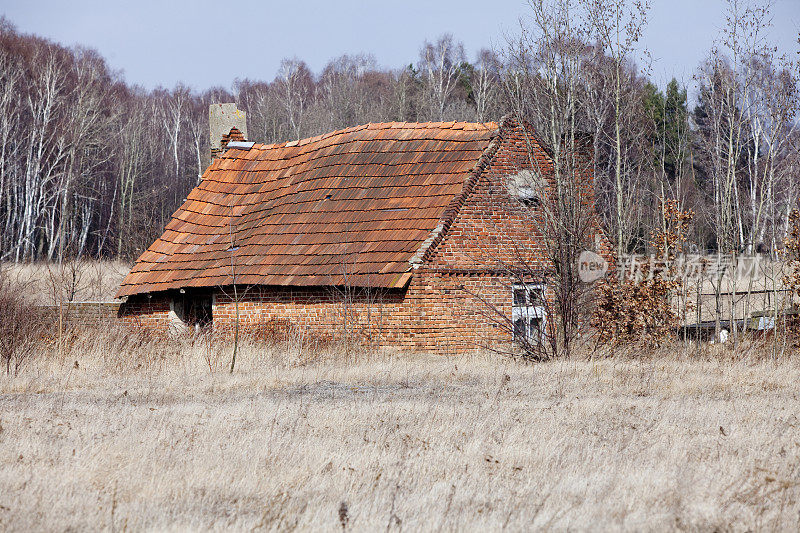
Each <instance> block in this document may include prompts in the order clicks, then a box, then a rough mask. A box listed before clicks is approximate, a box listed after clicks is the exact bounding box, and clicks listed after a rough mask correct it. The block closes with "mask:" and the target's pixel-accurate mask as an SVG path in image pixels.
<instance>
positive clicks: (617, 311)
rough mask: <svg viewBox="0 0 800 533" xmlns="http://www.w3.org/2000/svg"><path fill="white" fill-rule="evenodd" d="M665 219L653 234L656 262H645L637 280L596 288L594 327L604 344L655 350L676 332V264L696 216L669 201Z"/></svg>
mask: <svg viewBox="0 0 800 533" xmlns="http://www.w3.org/2000/svg"><path fill="white" fill-rule="evenodd" d="M662 217H663V218H662V222H663V225H662V228H661V230H659V231H657V232H653V233H652V234H651V240H650V244H651V246H652V247H653V249H654V250H655V253H654V254H653V256H652V257H653V259H654V260H653V261H652V263H643V264H642V269H641V271H640V272H638V273H637V274H638V275H634V276H625V277H623V279H618V278H616V277H610V278H606V279H603V280H601V281H600V282H599V283H598V286H597V307H596V309H595V312H594V316H593V318H592V324H593V326H594V327H595V328H596V329H597V333H598V340H599V342H600V343H602V344H611V345H613V346H619V345H622V344H634V345H639V346H640V345H644V346H648V347H654V346H659V345H660V344H662V343H663V342H664V340H665V339H666V338H668V336H669V335H670V334H671V333H672V332H674V331H675V330H676V329H677V326H678V316H677V315H676V314H675V312H674V311H673V309H672V305H671V295H672V293H673V292H674V291H676V290H677V289H678V288H679V287H680V280H678V278H677V276H676V274H677V273H676V271H675V259H676V257H677V255H678V254H679V253H681V252H682V251H683V250H684V248H685V245H686V236H687V234H688V230H689V226H690V224H691V221H692V219H693V218H694V213H692V212H691V211H681V210H680V209H679V206H678V202H677V201H675V200H669V201H666V202H664V203H663V210H662ZM654 265H658V268H655V267H654Z"/></svg>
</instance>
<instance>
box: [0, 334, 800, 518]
mask: <svg viewBox="0 0 800 533" xmlns="http://www.w3.org/2000/svg"><path fill="white" fill-rule="evenodd" d="M723 350H724V349H723V347H719V346H717V347H714V346H709V347H706V348H704V349H703V350H702V351H701V352H700V354H699V356H698V355H697V354H696V352H693V351H687V352H682V351H673V352H670V351H669V350H665V351H664V352H663V353H659V354H647V356H644V357H643V356H642V354H634V356H625V357H616V358H608V359H602V360H595V361H589V360H555V361H551V362H547V363H539V364H520V363H515V362H513V361H510V360H507V359H498V357H497V356H494V355H491V354H473V355H469V356H460V357H454V358H444V357H435V356H427V355H419V354H417V355H413V354H400V353H390V352H382V353H354V352H352V351H349V352H344V351H338V350H336V349H335V348H333V347H332V348H329V349H326V350H322V351H320V350H318V351H313V350H309V349H308V347H307V346H303V345H302V343H298V342H294V341H293V342H289V343H283V344H280V345H274V346H263V345H258V344H254V343H245V344H244V346H243V347H242V348H241V350H240V352H239V355H238V356H237V357H238V361H237V368H236V372H235V373H234V374H233V375H230V374H228V373H227V365H228V363H229V357H230V347H229V346H226V345H224V344H218V343H217V344H215V343H211V342H210V341H208V339H205V338H202V337H201V338H196V339H184V340H164V339H154V338H150V337H147V336H135V335H134V336H127V335H122V334H120V333H119V332H113V331H111V332H106V333H105V334H98V333H96V332H95V333H91V332H83V333H79V334H76V336H74V337H73V338H72V339H71V340H70V342H66V343H64V346H63V347H62V349H61V350H60V351H59V350H55V349H52V348H49V349H45V350H44V351H43V352H42V353H40V354H39V357H36V358H33V359H31V360H29V363H28V364H27V365H25V366H24V368H23V369H22V370H21V371H20V372H19V374H18V375H16V376H8V377H3V378H0V426H1V427H2V430H0V529H6V530H43V529H44V530H52V529H58V530H63V529H110V530H118V529H137V530H141V529H157V530H185V529H192V530H197V529H226V530H227V529H234V530H252V529H257V530H261V529H268V530H285V529H302V530H306V529H322V530H335V529H342V527H343V526H342V524H345V526H346V528H347V529H351V530H361V531H363V530H376V529H380V530H401V529H402V530H420V529H422V530H465V529H469V530H476V529H488V530H500V529H512V530H520V529H531V528H548V529H613V530H642V529H648V530H664V529H693V530H697V529H703V530H706V529H708V530H714V529H716V530H753V529H781V530H783V529H797V528H798V525H800V524H798V519H799V518H800V499H799V497H800V488H799V485H800V438H798V435H800V431H799V430H798V424H800V420H798V413H800V401H799V400H798V393H797V383H798V382H800V364H798V362H797V360H796V359H793V358H790V357H784V358H781V359H772V358H769V357H759V356H757V355H756V354H755V352H752V353H751V355H748V356H745V357H741V356H738V355H736V354H727V353H726V352H724V351H723ZM342 509H345V510H346V516H345V518H346V520H345V519H343V518H342V516H343V515H342Z"/></svg>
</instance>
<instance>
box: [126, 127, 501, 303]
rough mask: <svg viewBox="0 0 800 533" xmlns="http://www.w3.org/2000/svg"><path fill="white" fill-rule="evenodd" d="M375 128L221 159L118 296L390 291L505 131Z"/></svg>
mask: <svg viewBox="0 0 800 533" xmlns="http://www.w3.org/2000/svg"><path fill="white" fill-rule="evenodd" d="M497 128H498V127H497V125H496V124H494V123H487V124H473V123H466V122H455V123H454V122H443V123H442V122H440V123H407V122H391V123H383V124H367V125H363V126H356V127H353V128H348V129H345V130H340V131H335V132H332V133H327V134H325V135H319V136H317V137H312V138H309V139H302V140H299V141H293V142H288V143H281V144H269V145H264V144H256V145H254V146H253V147H252V148H251V149H249V150H245V149H236V148H232V149H229V150H228V151H227V152H225V154H224V155H223V156H221V157H219V158H218V159H215V160H214V161H213V162H212V164H211V166H210V167H209V168H208V169H207V170H206V172H205V174H204V175H203V179H202V181H201V183H200V184H199V185H198V186H197V187H195V188H194V190H192V192H191V193H190V194H189V196H188V197H187V199H186V201H185V202H184V203H183V205H182V206H181V207H180V208H179V209H178V210H177V211H176V212H175V213H174V214H173V215H172V220H171V221H170V222H169V223H168V224H167V227H166V229H165V231H164V234H163V235H162V236H161V237H160V238H159V239H158V240H156V241H155V242H154V243H153V244H152V245H151V246H150V247H149V248H148V249H147V250H146V251H145V252H144V253H143V254H142V255H141V257H139V259H138V260H137V261H136V264H135V265H134V267H133V269H132V270H131V272H130V273H129V274H128V276H127V277H126V278H125V279H124V281H123V282H122V285H121V287H120V289H119V292H118V293H117V296H118V297H122V296H130V295H133V294H140V293H147V292H155V291H162V290H167V289H177V288H183V287H214V286H224V285H231V284H232V283H234V276H233V274H234V273H235V282H236V283H237V284H242V285H256V284H258V285H298V286H308V285H343V284H349V285H352V286H362V287H365V286H371V287H394V286H399V285H402V284H403V283H405V281H406V280H407V276H404V275H403V274H404V273H406V272H408V271H409V270H410V268H411V264H410V261H411V260H412V258H413V257H414V256H415V254H416V253H417V252H418V251H419V250H420V247H421V246H422V245H423V243H424V242H425V241H426V239H428V238H429V237H431V236H432V232H433V231H434V229H435V228H436V227H437V225H438V224H439V223H440V221H442V219H443V217H444V216H445V214H446V212H447V211H448V207H450V208H451V209H450V210H449V212H452V209H453V206H452V205H451V204H453V203H454V202H457V199H458V196H459V194H460V193H461V192H462V188H463V186H464V184H465V182H466V180H467V178H468V177H469V176H470V175H472V173H473V171H474V169H475V168H476V165H477V163H478V161H479V159H480V158H481V156H482V154H483V153H484V151H485V150H486V149H487V147H488V146H489V143H490V141H491V139H492V138H493V137H494V136H495V134H496V132H497Z"/></svg>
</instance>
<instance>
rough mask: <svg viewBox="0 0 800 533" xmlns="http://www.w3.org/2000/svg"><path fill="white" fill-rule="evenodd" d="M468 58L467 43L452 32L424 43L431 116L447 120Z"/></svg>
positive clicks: (422, 57) (424, 73)
mask: <svg viewBox="0 0 800 533" xmlns="http://www.w3.org/2000/svg"><path fill="white" fill-rule="evenodd" d="M464 57H465V56H464V45H463V44H462V43H460V42H456V41H455V40H454V39H453V36H452V35H451V34H449V33H446V34H444V35H442V36H441V37H439V39H437V40H436V42H434V43H429V42H425V44H424V45H423V46H422V50H421V51H420V53H419V70H420V72H421V73H422V79H423V81H424V92H423V95H424V98H425V103H426V115H427V116H428V117H429V118H430V119H432V120H445V110H446V109H447V104H448V103H449V102H450V96H451V95H452V93H453V90H454V89H455V88H456V84H457V83H458V76H459V68H460V66H461V64H462V63H463V62H464Z"/></svg>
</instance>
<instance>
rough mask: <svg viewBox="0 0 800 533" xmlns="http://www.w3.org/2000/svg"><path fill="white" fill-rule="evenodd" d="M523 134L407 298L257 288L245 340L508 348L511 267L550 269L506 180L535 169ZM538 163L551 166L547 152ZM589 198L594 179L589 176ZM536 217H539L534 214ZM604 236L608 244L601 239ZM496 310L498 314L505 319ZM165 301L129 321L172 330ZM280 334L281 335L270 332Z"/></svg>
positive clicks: (230, 314) (224, 302) (225, 321)
mask: <svg viewBox="0 0 800 533" xmlns="http://www.w3.org/2000/svg"><path fill="white" fill-rule="evenodd" d="M529 142H531V140H530V139H528V138H526V136H525V134H524V131H523V130H522V129H521V128H517V129H505V130H504V133H503V137H502V139H498V140H497V141H496V146H495V147H494V148H493V151H494V153H493V157H492V158H491V160H490V161H489V162H488V164H487V166H486V167H485V168H483V169H482V172H481V173H480V176H476V177H474V178H472V179H471V181H470V182H469V183H468V184H467V185H466V186H465V189H466V191H465V195H464V197H463V198H461V199H459V201H458V205H455V206H453V208H454V210H455V209H457V214H456V216H455V217H454V218H453V219H452V221H449V222H450V224H449V225H448V226H447V227H446V229H445V231H444V232H443V236H442V237H441V238H440V239H439V241H440V242H438V243H437V244H435V245H434V246H433V247H432V249H431V250H429V252H428V253H426V254H425V255H424V256H423V257H424V261H423V262H422V264H421V265H419V268H418V269H416V270H415V272H414V275H413V276H412V278H411V281H410V283H409V286H408V287H407V289H405V290H384V291H375V290H373V291H366V290H361V289H354V290H352V291H351V293H349V294H348V295H346V296H345V295H344V294H343V292H342V290H341V289H337V288H330V287H309V288H300V287H256V288H251V289H250V290H247V291H245V292H244V294H243V295H241V296H240V298H239V299H240V303H239V324H240V328H241V330H243V331H245V332H258V330H259V329H260V328H261V329H266V331H267V333H270V334H272V333H275V331H276V329H277V330H280V329H281V328H283V327H285V328H289V329H291V330H292V331H293V333H294V334H299V335H301V336H303V337H304V338H307V339H309V340H310V339H323V340H342V339H343V338H347V339H349V340H357V341H359V342H367V343H372V344H377V343H380V344H381V345H383V346H398V347H402V348H407V349H417V350H425V351H433V352H437V353H443V354H450V353H457V352H463V351H466V350H471V349H476V348H479V347H481V346H486V345H493V344H497V343H503V342H508V340H509V334H508V331H509V329H510V323H507V322H506V323H504V321H505V320H506V317H507V319H510V317H511V305H512V285H513V283H514V281H515V280H514V279H512V278H511V277H510V276H509V275H508V267H509V265H513V264H519V263H520V262H525V263H526V264H527V265H528V266H527V267H526V270H527V271H528V272H529V273H530V272H534V273H538V274H537V278H540V279H536V280H529V281H541V280H542V279H544V278H545V277H546V275H547V272H548V270H549V265H548V263H547V261H546V259H545V256H544V253H543V247H542V241H541V237H540V235H539V231H538V229H537V228H538V227H540V226H539V224H537V223H535V218H531V211H530V210H528V208H525V207H524V206H522V204H520V203H519V202H518V201H517V200H516V199H514V198H512V197H511V196H510V195H509V190H508V186H507V181H506V179H505V177H506V176H508V175H511V174H516V173H517V172H519V171H520V170H522V169H529V168H531V162H530V156H529V150H528V143H529ZM537 153H538V154H539V155H538V157H537V160H536V162H535V164H536V165H538V166H540V167H541V168H542V169H543V170H544V172H545V173H546V172H547V171H548V170H547V169H548V168H551V167H550V162H549V159H548V158H547V156H546V155H545V154H544V152H543V151H542V150H541V149H538V150H537ZM586 178H587V182H588V185H587V190H588V191H589V192H591V176H587V177H586ZM534 216H535V215H534ZM603 238H605V237H603ZM229 292H230V291H228V292H223V291H219V290H217V291H215V295H214V300H215V302H214V308H213V319H214V330H215V332H218V333H220V334H229V333H230V331H231V330H232V328H233V325H234V323H235V313H236V311H235V305H234V302H233V299H232V298H231V296H230V294H229ZM498 311H499V312H500V313H499V314H498ZM168 313H169V301H168V300H167V299H166V298H163V297H161V298H159V297H153V298H152V299H149V300H148V299H144V298H139V299H136V300H132V301H130V302H129V303H127V304H125V305H124V306H123V308H122V310H121V312H120V316H122V317H123V318H124V319H125V320H128V321H130V322H131V323H133V322H137V323H141V325H143V326H146V327H159V328H166V327H168V325H169V318H168ZM273 326H275V327H273Z"/></svg>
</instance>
